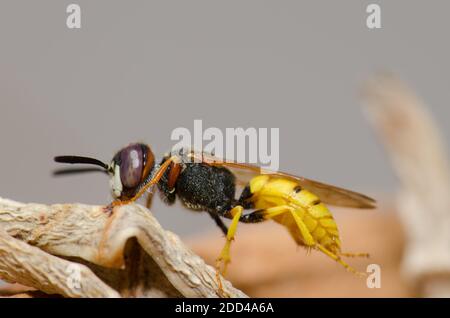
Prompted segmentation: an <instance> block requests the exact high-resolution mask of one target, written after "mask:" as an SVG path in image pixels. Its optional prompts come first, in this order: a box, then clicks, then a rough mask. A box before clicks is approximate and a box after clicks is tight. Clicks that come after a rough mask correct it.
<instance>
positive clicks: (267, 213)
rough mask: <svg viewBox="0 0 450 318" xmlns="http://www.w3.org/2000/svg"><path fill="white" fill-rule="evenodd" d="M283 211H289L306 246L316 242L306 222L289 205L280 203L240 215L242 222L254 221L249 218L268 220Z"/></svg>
mask: <svg viewBox="0 0 450 318" xmlns="http://www.w3.org/2000/svg"><path fill="white" fill-rule="evenodd" d="M284 213H290V214H291V216H292V218H293V219H294V221H295V224H296V225H297V227H298V229H299V230H300V234H301V235H302V237H303V240H304V243H305V245H307V246H311V247H312V246H314V245H315V244H316V241H315V240H314V238H313V237H312V235H311V232H310V231H309V230H308V228H307V227H306V224H305V223H304V222H303V221H302V219H301V218H300V216H298V214H297V213H296V211H295V209H294V208H293V207H290V206H288V205H280V206H275V207H272V208H268V209H264V210H258V211H255V212H252V213H249V214H247V215H244V216H242V217H241V221H242V222H252V223H254V222H255V221H251V220H258V219H259V220H261V219H262V220H269V219H272V218H274V217H276V216H278V215H281V214H284Z"/></svg>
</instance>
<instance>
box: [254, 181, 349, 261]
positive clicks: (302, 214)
mask: <svg viewBox="0 0 450 318" xmlns="http://www.w3.org/2000/svg"><path fill="white" fill-rule="evenodd" d="M250 191H251V193H252V194H253V196H252V199H251V201H252V202H253V204H254V208H255V209H257V210H266V209H270V208H274V207H282V206H286V207H288V208H287V209H286V211H287V213H280V214H277V215H274V216H273V217H270V216H269V215H267V216H268V218H271V219H273V220H274V221H276V222H277V223H280V224H282V225H284V226H285V227H287V228H288V230H289V232H290V233H291V236H292V237H293V238H294V240H295V241H296V242H297V244H299V245H303V246H309V247H315V246H316V245H317V244H320V245H322V246H323V247H325V248H327V249H328V250H330V251H331V252H333V253H338V252H339V251H340V248H341V242H340V240H339V232H338V229H337V225H336V222H335V221H334V219H333V215H332V214H331V212H330V210H329V209H328V208H327V206H326V205H325V204H323V203H322V202H321V201H320V198H319V197H317V196H316V195H315V194H314V193H312V192H310V191H308V190H305V189H302V188H301V187H300V186H299V184H298V183H296V182H295V181H292V180H289V179H285V178H281V177H272V176H269V175H261V176H257V177H255V178H253V179H252V180H251V181H250ZM272 210H273V209H272ZM290 211H292V212H293V213H295V214H296V215H297V216H299V219H300V220H301V221H302V222H303V224H304V225H305V228H306V229H307V232H309V234H310V236H309V235H307V234H308V233H302V231H301V229H300V228H299V226H298V224H297V222H296V221H295V219H294V217H293V216H292V214H291V213H290ZM308 237H309V239H308ZM311 237H312V240H311Z"/></svg>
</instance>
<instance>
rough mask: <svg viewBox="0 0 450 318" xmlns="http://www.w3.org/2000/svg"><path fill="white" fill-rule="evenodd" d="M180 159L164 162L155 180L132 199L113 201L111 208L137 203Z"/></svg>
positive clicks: (173, 157)
mask: <svg viewBox="0 0 450 318" xmlns="http://www.w3.org/2000/svg"><path fill="white" fill-rule="evenodd" d="M178 161H179V158H178V157H177V156H172V157H170V158H169V159H167V160H166V161H164V163H163V164H162V165H161V167H159V170H158V171H157V172H156V173H155V175H154V176H153V178H152V179H151V180H150V181H148V182H147V183H146V184H144V185H143V186H142V187H141V188H140V189H139V191H138V192H137V193H136V194H135V195H134V196H133V197H132V198H131V199H128V200H120V199H118V200H115V201H113V202H112V203H111V204H110V205H109V207H111V208H114V207H115V206H120V205H125V204H129V203H132V202H134V201H136V200H137V199H139V198H140V197H141V196H142V195H143V194H144V193H145V191H147V190H148V189H149V188H150V187H151V186H153V185H155V184H157V183H158V182H159V180H160V179H161V178H162V176H163V175H164V173H165V172H166V170H167V168H169V166H170V165H171V164H172V163H173V162H178Z"/></svg>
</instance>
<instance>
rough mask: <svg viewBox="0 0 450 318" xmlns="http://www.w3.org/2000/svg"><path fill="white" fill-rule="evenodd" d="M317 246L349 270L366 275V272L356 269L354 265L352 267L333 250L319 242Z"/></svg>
mask: <svg viewBox="0 0 450 318" xmlns="http://www.w3.org/2000/svg"><path fill="white" fill-rule="evenodd" d="M317 248H318V249H319V250H320V251H321V252H322V253H324V254H325V255H327V256H329V257H331V258H332V259H334V260H335V261H336V262H338V263H339V264H341V265H342V266H344V267H345V268H346V269H347V270H348V271H349V272H351V273H353V274H355V275H357V276H362V277H364V276H366V274H365V273H362V272H358V271H357V270H356V269H354V268H353V267H351V266H350V265H348V264H347V263H346V262H344V261H343V260H342V259H341V258H340V257H339V256H338V255H336V254H334V253H333V252H331V251H330V250H328V249H326V248H325V247H323V246H322V245H320V244H317Z"/></svg>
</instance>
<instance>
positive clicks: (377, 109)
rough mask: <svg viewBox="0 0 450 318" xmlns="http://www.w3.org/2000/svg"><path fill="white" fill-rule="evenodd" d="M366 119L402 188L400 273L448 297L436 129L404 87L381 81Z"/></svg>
mask: <svg viewBox="0 0 450 318" xmlns="http://www.w3.org/2000/svg"><path fill="white" fill-rule="evenodd" d="M364 93H365V94H364V97H365V100H366V102H367V106H368V107H367V110H368V115H369V119H370V120H371V121H372V123H373V124H374V127H375V129H376V131H377V133H378V134H379V135H380V137H381V142H382V144H383V145H384V146H385V148H386V150H387V153H388V155H389V157H390V159H391V161H392V164H393V167H394V171H395V173H396V174H397V176H398V178H399V180H400V183H401V187H400V191H399V195H398V211H399V213H400V217H401V220H402V223H403V225H404V227H405V232H406V234H407V236H408V237H407V246H406V251H405V254H404V260H403V272H404V274H405V275H406V276H407V277H408V278H410V279H411V280H412V281H413V282H416V283H418V284H420V285H421V286H422V287H423V289H422V290H423V293H424V295H426V296H446V297H449V296H450V249H449V246H450V195H449V194H450V168H449V166H448V158H447V156H446V151H445V147H444V142H443V140H442V138H441V136H440V134H439V131H438V129H437V125H436V123H435V122H434V121H433V119H432V117H431V116H430V114H429V113H428V109H427V108H426V106H425V105H424V104H423V103H422V102H421V101H420V100H419V99H418V98H417V97H416V96H415V94H414V93H413V92H412V91H411V90H410V89H408V88H407V87H406V86H405V85H404V84H403V83H402V82H400V81H399V80H397V79H395V78H393V77H392V76H380V77H378V78H376V79H374V80H373V81H371V82H370V83H369V85H368V86H367V87H366V89H365V92H364Z"/></svg>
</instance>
